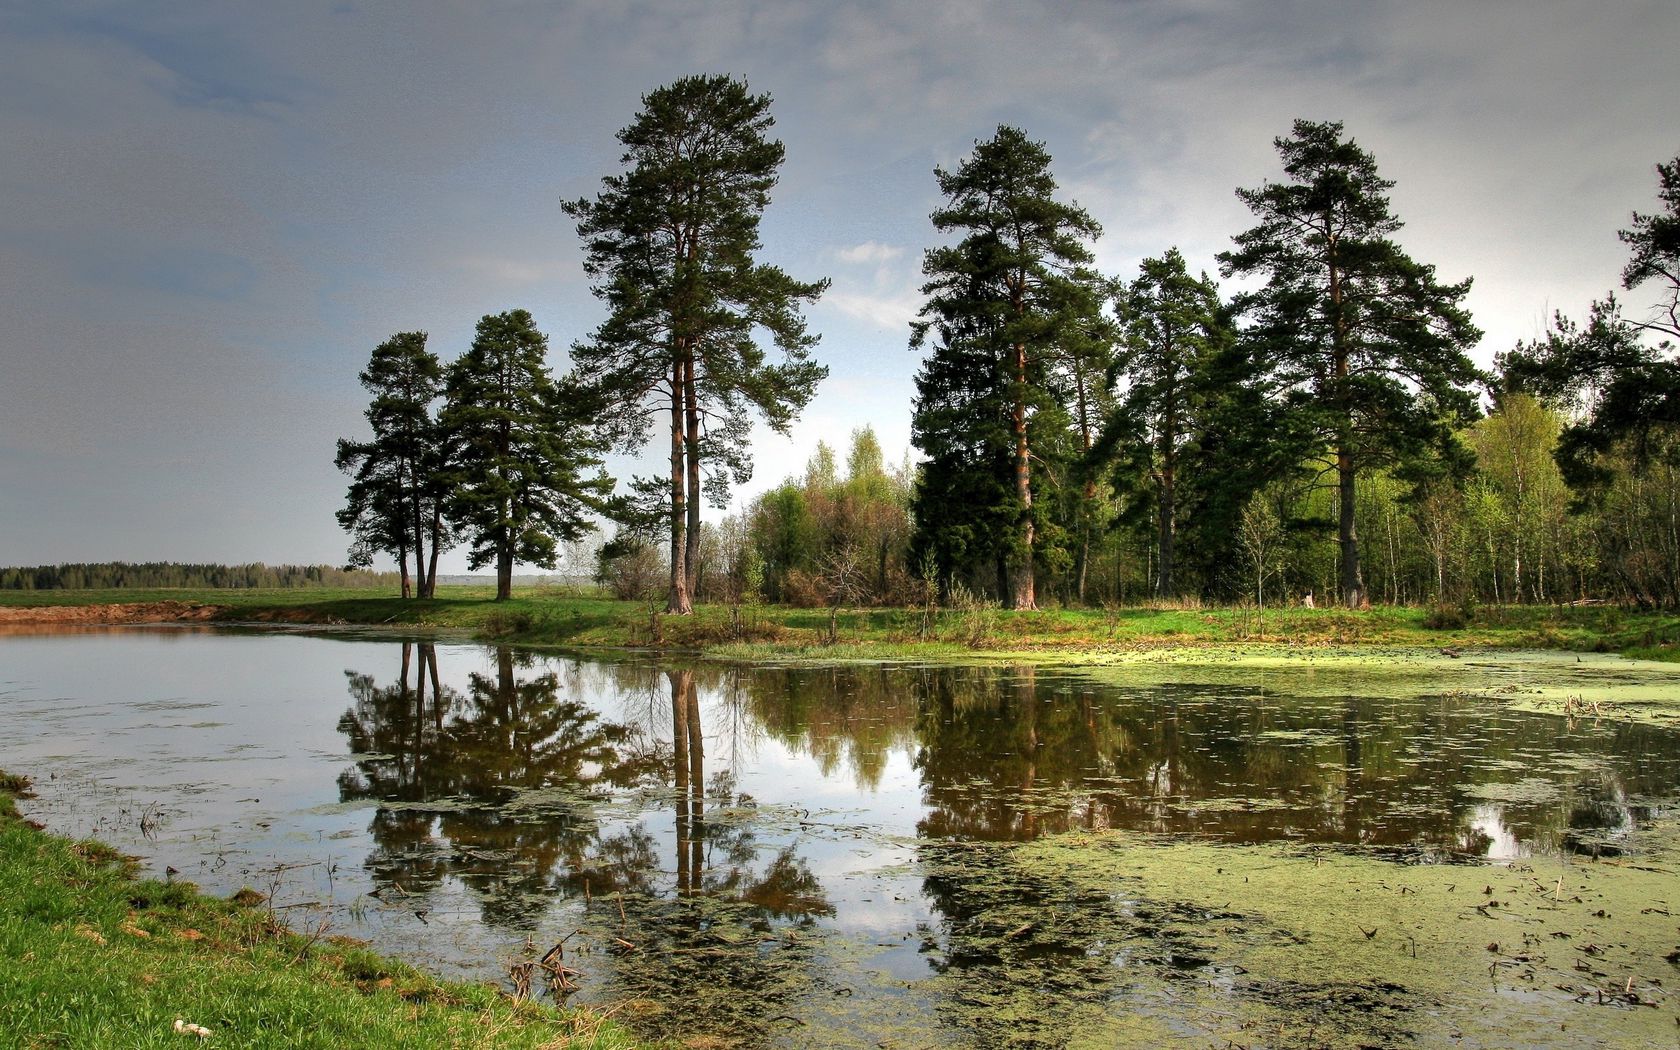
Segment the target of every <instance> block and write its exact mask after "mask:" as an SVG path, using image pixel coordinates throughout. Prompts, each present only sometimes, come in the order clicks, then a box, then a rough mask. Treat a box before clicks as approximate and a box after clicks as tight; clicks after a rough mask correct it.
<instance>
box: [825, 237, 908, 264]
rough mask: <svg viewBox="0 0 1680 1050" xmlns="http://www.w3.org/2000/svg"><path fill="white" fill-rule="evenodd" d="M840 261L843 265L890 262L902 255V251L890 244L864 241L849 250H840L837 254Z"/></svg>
mask: <svg viewBox="0 0 1680 1050" xmlns="http://www.w3.org/2000/svg"><path fill="white" fill-rule="evenodd" d="M835 254H837V255H839V257H840V261H841V262H845V263H884V262H891V261H892V260H894V259H896V258H898V257H899V256H901V255H903V254H904V249H903V248H899V247H896V246H894V245H890V244H880V243H878V242H876V241H864V242H863V243H862V244H855V245H853V246H852V247H850V248H841V249H840V250H839V251H838V252H837V253H835Z"/></svg>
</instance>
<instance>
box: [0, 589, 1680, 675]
mask: <svg viewBox="0 0 1680 1050" xmlns="http://www.w3.org/2000/svg"><path fill="white" fill-rule="evenodd" d="M439 592H440V594H439V597H437V598H435V599H429V600H426V601H420V600H409V599H402V598H398V597H395V596H392V595H390V594H381V593H379V592H375V591H368V590H365V589H362V590H330V589H309V590H300V589H292V590H208V589H182V590H170V589H156V590H142V589H121V590H96V591H68V590H55V591H0V614H7V613H10V614H11V615H12V616H13V617H26V616H29V615H37V616H41V617H45V616H46V610H47V609H48V608H49V607H60V608H63V607H71V608H80V609H84V610H87V611H88V615H87V616H86V617H85V618H84V619H82V620H79V621H66V622H82V623H98V622H101V620H100V618H99V617H98V616H97V614H96V609H95V607H108V606H114V605H118V604H123V605H133V604H146V603H162V602H170V603H179V604H181V605H185V606H200V607H212V608H205V609H202V610H200V613H199V616H198V618H201V619H206V620H213V621H218V622H224V623H226V622H255V623H274V624H299V625H358V626H369V627H388V628H423V629H427V630H435V631H443V632H451V633H457V634H461V635H465V636H469V637H473V638H478V639H483V640H487V641H506V642H517V643H519V644H524V645H561V646H602V647H666V648H673V649H684V650H690V651H695V650H698V651H704V652H708V653H710V654H712V655H718V656H724V657H734V658H746V659H757V658H778V659H787V658H800V657H814V658H818V659H825V660H832V659H836V658H839V659H846V658H857V659H930V658H931V659H938V658H941V657H954V656H960V657H961V658H963V659H973V658H975V657H977V656H992V657H1008V658H1022V659H1045V658H1050V659H1055V660H1058V661H1068V660H1075V661H1077V660H1085V659H1103V658H1107V657H1111V656H1113V655H1115V654H1123V653H1127V652H1136V651H1140V650H1162V649H1177V648H1185V649H1196V648H1209V647H1232V646H1236V647H1245V648H1252V647H1264V648H1273V647H1277V646H1285V647H1300V648H1309V649H1310V648H1346V647H1360V648H1363V647H1379V648H1410V649H1422V648H1429V649H1441V648H1447V649H1462V648H1492V649H1557V650H1566V651H1576V652H1612V653H1622V654H1624V655H1628V656H1636V657H1640V658H1645V659H1658V660H1671V661H1672V660H1680V616H1677V615H1675V614H1673V613H1667V612H1638V611H1630V610H1625V609H1621V608H1617V607H1614V606H1481V607H1465V608H1458V607H1453V608H1447V609H1426V608H1417V607H1406V606H1379V607H1376V608H1373V609H1369V610H1361V611H1353V610H1345V609H1334V608H1330V609H1302V608H1281V609H1268V610H1266V611H1265V612H1263V613H1262V612H1259V611H1257V610H1255V609H1252V608H1230V607H1207V608H1195V607H1167V606H1162V607H1154V606H1139V607H1130V608H1114V609H1051V610H1043V611H1036V612H1010V611H1006V610H1000V609H996V608H991V607H972V608H961V609H949V608H945V609H938V610H933V611H928V610H923V609H903V608H899V609H844V610H841V611H839V612H838V614H837V615H836V616H835V617H834V618H833V633H832V636H831V634H830V622H831V619H830V611H829V610H827V609H794V608H787V607H782V606H765V605H755V606H741V607H739V608H733V607H728V606H721V605H703V606H700V607H699V608H698V609H697V611H696V613H695V614H694V615H693V616H689V617H675V616H665V615H663V614H661V613H660V612H659V611H658V608H659V606H658V605H657V604H649V603H642V602H625V601H613V600H610V599H606V598H599V597H591V596H587V595H579V594H576V593H572V592H567V591H561V590H545V589H526V590H519V591H516V592H515V595H514V597H513V598H512V599H511V600H510V601H506V602H495V601H492V600H491V599H492V597H493V592H492V591H491V589H490V588H488V587H443V588H439ZM157 618H163V619H167V618H172V617H169V616H167V615H165V616H160V617H157ZM127 622H133V621H132V620H130V621H127ZM28 626H29V624H28V623H17V624H14V625H13V626H11V627H9V628H8V626H7V621H6V619H5V616H4V615H0V629H12V630H22V629H28ZM35 626H37V627H40V626H45V624H44V623H43V622H42V621H41V620H37V621H35Z"/></svg>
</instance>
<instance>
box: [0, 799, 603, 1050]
mask: <svg viewBox="0 0 1680 1050" xmlns="http://www.w3.org/2000/svg"><path fill="white" fill-rule="evenodd" d="M18 797H25V798H26V797H28V782H27V780H25V779H24V778H22V777H20V776H16V775H9V774H6V773H4V772H0V1044H3V1045H6V1046H17V1047H31V1048H34V1047H40V1048H47V1047H90V1048H91V1047H111V1046H124V1047H149V1046H184V1045H188V1044H195V1043H198V1042H199V1041H200V1040H199V1039H195V1038H193V1037H192V1036H193V1034H194V1033H193V1032H191V1031H190V1030H189V1031H186V1032H183V1031H180V1030H177V1028H176V1026H175V1022H176V1019H177V1018H179V1019H181V1021H182V1023H183V1025H189V1024H190V1025H198V1026H201V1027H203V1028H204V1029H206V1030H208V1032H209V1033H210V1034H209V1035H208V1036H206V1037H204V1041H205V1042H207V1043H208V1044H209V1045H212V1046H217V1047H282V1048H302V1047H322V1048H326V1047H335V1048H336V1047H350V1048H353V1047H369V1048H372V1047H388V1046H405V1047H424V1048H431V1047H439V1048H441V1047H452V1048H453V1047H462V1048H465V1047H491V1046H495V1047H531V1048H539V1047H546V1048H550V1050H629V1048H631V1047H633V1046H635V1045H636V1044H635V1043H634V1042H633V1041H632V1040H631V1039H630V1037H628V1036H627V1035H626V1034H625V1033H624V1032H623V1031H622V1030H620V1029H617V1028H615V1027H613V1026H612V1025H611V1024H610V1022H605V1021H604V1020H603V1019H602V1018H601V1017H599V1016H597V1015H593V1014H590V1013H588V1012H586V1011H561V1010H558V1009H555V1008H553V1007H549V1006H545V1005H540V1004H534V1003H531V1002H515V1001H513V1000H511V999H509V998H508V997H507V996H506V995H504V994H503V993H501V992H500V991H498V990H496V989H494V988H491V987H489V986H484V985H470V984H458V983H451V982H445V981H440V980H438V979H436V978H434V977H431V976H429V975H427V974H425V973H423V972H421V971H419V970H416V969H414V968H413V967H410V966H407V965H405V964H403V963H400V962H397V961H395V960H392V959H387V958H384V957H381V956H379V955H376V954H374V953H372V952H370V951H368V950H367V949H365V948H363V947H362V946H360V945H359V944H358V943H356V942H354V941H351V940H348V939H345V938H338V937H332V936H327V935H326V933H325V931H320V932H316V933H314V934H313V935H310V936H306V935H302V934H299V933H295V932H293V931H291V930H288V929H287V928H285V927H284V926H283V925H282V924H280V923H278V922H276V921H275V919H274V917H273V915H272V914H271V913H270V912H269V911H268V910H267V909H265V908H263V907H262V906H261V902H260V896H259V895H255V894H252V893H250V892H249V891H242V893H241V894H240V895H237V896H236V898H235V899H234V900H220V899H217V898H213V897H208V896H204V895H201V894H199V893H198V892H197V891H196V890H195V889H194V888H193V887H192V886H191V885H189V884H186V883H180V882H175V883H164V882H157V881H154V880H147V879H139V878H136V877H135V875H134V871H133V865H132V864H131V863H130V862H129V861H128V860H127V859H126V858H124V857H122V856H121V855H120V854H118V853H116V852H115V851H114V850H111V849H110V848H108V847H105V846H102V845H100V844H98V843H93V842H71V841H69V840H66V839H62V838H59V837H56V836H53V835H50V834H48V833H46V832H44V831H42V830H41V829H40V828H39V827H37V826H36V825H34V824H33V823H31V822H30V821H28V820H25V819H24V818H23V817H21V816H20V815H19V814H18V811H17V808H16V804H15V800H16V799H17V798H18ZM49 962H50V965H46V964H47V963H49Z"/></svg>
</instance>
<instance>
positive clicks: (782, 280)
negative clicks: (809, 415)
mask: <svg viewBox="0 0 1680 1050" xmlns="http://www.w3.org/2000/svg"><path fill="white" fill-rule="evenodd" d="M772 124H773V121H772V120H771V117H770V96H768V95H753V94H751V93H749V92H748V90H747V86H746V85H745V84H744V83H742V82H741V81H738V80H734V79H732V78H729V77H725V76H692V77H685V78H684V79H682V80H679V81H677V82H675V83H674V84H671V85H669V86H667V87H663V88H660V89H659V90H657V91H654V92H653V93H651V94H649V95H647V96H646V97H644V98H643V99H642V112H641V113H639V114H638V115H637V117H636V119H635V121H634V122H633V123H631V124H630V125H629V126H628V127H626V128H625V129H624V130H623V131H621V132H619V135H618V138H619V141H620V142H622V143H623V144H624V147H625V152H624V155H623V157H622V163H623V164H624V167H625V170H624V172H623V173H622V174H617V175H609V176H607V177H606V178H604V179H602V180H601V181H602V190H601V192H600V194H599V195H598V196H597V197H596V198H595V199H594V200H588V199H580V200H575V201H570V202H568V203H567V204H566V205H565V207H566V212H567V214H569V215H571V216H572V217H573V218H575V219H576V220H577V221H578V227H577V228H578V234H579V236H581V237H582V238H583V239H584V242H585V244H586V246H587V252H588V257H587V261H586V262H585V264H584V269H585V271H586V272H587V273H588V274H589V276H590V277H591V278H593V279H595V281H596V285H595V294H596V296H597V297H599V298H601V299H603V300H605V302H606V303H607V306H608V308H609V310H610V314H609V316H608V317H607V319H606V321H604V322H602V324H601V326H600V327H599V328H598V329H596V331H595V333H594V334H593V336H592V337H591V339H590V340H588V341H586V342H583V343H580V344H578V345H577V346H576V347H575V348H574V349H573V361H574V364H575V366H576V369H577V374H578V375H579V376H580V377H587V381H588V385H589V386H590V388H591V389H592V390H593V391H594V392H595V394H596V395H597V397H598V398H599V401H600V403H601V405H602V406H603V409H604V420H603V421H604V423H605V424H606V425H607V427H608V433H609V434H610V436H611V437H612V438H613V440H614V441H615V443H617V444H618V445H619V446H621V447H624V448H626V449H637V448H640V447H642V446H643V445H645V444H646V442H647V439H648V431H649V427H650V425H651V424H652V421H653V417H654V415H655V414H657V413H665V414H668V417H669V420H670V449H671V453H670V484H669V490H668V491H669V502H670V528H671V585H670V593H669V597H668V600H667V608H668V609H669V610H670V611H671V612H675V613H688V612H690V611H692V605H691V592H692V589H693V584H694V579H693V568H694V565H695V563H696V558H695V554H696V552H697V549H698V544H699V540H700V530H699V525H700V502H699V500H700V497H701V492H702V475H703V473H704V474H707V475H708V476H707V477H706V481H705V484H706V487H707V488H708V489H709V490H710V493H709V494H711V495H712V496H713V498H714V501H717V500H722V499H724V498H725V495H726V493H727V486H728V483H729V482H730V481H731V480H733V481H735V482H737V483H739V482H744V481H746V480H747V478H748V477H750V475H751V469H752V461H751V458H750V456H749V454H748V451H747V447H746V438H747V433H748V429H749V423H750V414H751V413H752V412H755V411H756V413H757V414H758V416H759V417H760V418H762V419H763V420H764V421H765V422H766V423H767V424H768V425H769V426H770V428H771V429H772V430H775V431H777V432H779V433H786V432H787V429H788V427H789V426H790V425H791V424H792V422H793V420H794V418H795V417H796V416H797V415H798V413H799V411H800V410H801V409H802V408H804V406H805V404H806V403H807V402H808V401H809V400H810V398H811V395H812V394H813V393H814V391H815V389H816V385H817V383H818V382H819V381H821V379H822V378H823V377H824V376H825V375H827V372H828V370H827V369H826V368H824V367H823V366H821V365H819V364H817V363H815V362H814V361H812V360H811V358H810V353H811V349H812V347H813V346H814V345H815V344H816V341H817V338H816V336H814V335H811V334H809V333H807V331H806V328H805V321H804V318H803V317H802V316H801V314H800V308H801V305H802V304H804V303H808V302H813V301H815V300H816V299H817V297H818V296H819V295H821V294H822V292H823V290H824V289H825V288H826V287H827V286H828V282H827V281H826V280H823V281H815V282H810V283H805V282H800V281H796V280H794V279H793V278H792V277H789V276H788V275H787V274H786V273H784V272H783V271H782V270H780V269H779V268H777V267H774V266H770V265H767V264H764V263H760V262H758V261H756V259H755V258H754V256H755V254H756V253H757V252H758V251H759V249H760V242H759V235H758V226H759V218H760V216H761V214H762V213H763V211H764V209H765V207H766V206H767V205H768V204H769V201H770V190H771V188H772V187H774V186H775V184H776V170H777V169H778V168H779V167H780V166H781V163H782V157H783V152H784V151H783V148H782V144H781V143H780V142H777V141H775V140H773V139H770V138H768V137H767V133H768V132H769V130H770V128H771V126H772ZM761 331H762V332H764V333H767V334H768V335H769V336H770V339H771V341H772V342H773V343H774V345H775V347H776V348H777V349H778V350H779V351H780V352H781V355H782V360H781V362H780V363H770V362H768V361H767V360H766V354H765V351H764V348H763V347H761V346H760V345H759V343H758V340H757V334H758V333H759V332H761Z"/></svg>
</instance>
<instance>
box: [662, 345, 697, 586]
mask: <svg viewBox="0 0 1680 1050" xmlns="http://www.w3.org/2000/svg"><path fill="white" fill-rule="evenodd" d="M682 378H683V371H682V364H681V363H680V362H673V363H672V366H671V589H670V593H669V596H668V597H667V598H666V600H665V611H666V612H668V613H675V614H676V615H678V616H687V615H688V614H689V613H692V612H693V611H694V606H693V605H692V604H691V603H690V601H689V597H688V566H687V564H686V561H687V555H688V547H687V544H686V542H685V541H686V539H687V536H686V533H687V531H688V530H687V527H686V526H687V521H688V507H687V501H686V499H685V498H684V496H685V490H684V485H683V481H684V477H683V467H684V464H683V394H682V391H683V382H682Z"/></svg>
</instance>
